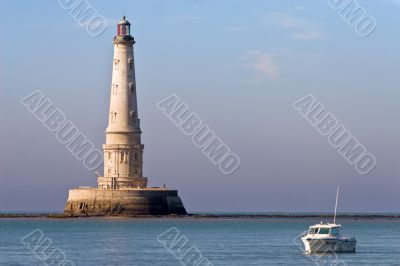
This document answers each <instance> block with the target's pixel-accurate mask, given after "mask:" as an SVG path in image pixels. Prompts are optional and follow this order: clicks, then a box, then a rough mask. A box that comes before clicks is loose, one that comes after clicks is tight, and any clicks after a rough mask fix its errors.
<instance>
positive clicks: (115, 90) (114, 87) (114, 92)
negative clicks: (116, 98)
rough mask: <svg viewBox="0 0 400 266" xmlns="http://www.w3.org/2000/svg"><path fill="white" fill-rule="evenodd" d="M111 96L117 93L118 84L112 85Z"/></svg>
mask: <svg viewBox="0 0 400 266" xmlns="http://www.w3.org/2000/svg"><path fill="white" fill-rule="evenodd" d="M112 91H113V94H117V91H118V84H113V90H112Z"/></svg>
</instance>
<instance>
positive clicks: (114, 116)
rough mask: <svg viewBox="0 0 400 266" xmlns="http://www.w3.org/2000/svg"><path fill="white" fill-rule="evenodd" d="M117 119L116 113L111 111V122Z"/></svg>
mask: <svg viewBox="0 0 400 266" xmlns="http://www.w3.org/2000/svg"><path fill="white" fill-rule="evenodd" d="M116 121H117V113H116V112H111V123H115V122H116Z"/></svg>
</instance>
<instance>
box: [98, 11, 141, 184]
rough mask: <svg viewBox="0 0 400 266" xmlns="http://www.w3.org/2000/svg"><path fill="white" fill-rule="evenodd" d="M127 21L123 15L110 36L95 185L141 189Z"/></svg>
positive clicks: (132, 59) (132, 67) (139, 152)
mask: <svg viewBox="0 0 400 266" xmlns="http://www.w3.org/2000/svg"><path fill="white" fill-rule="evenodd" d="M130 27H131V24H130V23H129V21H127V20H126V19H125V16H124V17H123V18H122V20H121V21H120V22H119V23H118V30H117V36H115V37H114V41H113V43H114V58H113V70H112V84H111V90H110V91H111V97H110V112H109V119H108V127H107V130H106V144H105V145H103V150H104V177H99V179H98V187H99V188H113V189H118V188H137V187H139V188H145V187H146V186H147V178H145V177H143V176H142V164H143V160H142V159H143V147H144V146H143V145H142V143H141V134H142V131H141V130H140V119H139V118H138V109H137V98H136V80H135V60H134V54H133V45H134V44H135V40H134V38H133V37H132V36H131V34H130V32H131V31H130Z"/></svg>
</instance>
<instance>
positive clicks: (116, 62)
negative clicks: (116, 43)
mask: <svg viewBox="0 0 400 266" xmlns="http://www.w3.org/2000/svg"><path fill="white" fill-rule="evenodd" d="M118 66H119V60H118V59H114V69H118Z"/></svg>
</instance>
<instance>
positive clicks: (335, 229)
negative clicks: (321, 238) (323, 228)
mask: <svg viewBox="0 0 400 266" xmlns="http://www.w3.org/2000/svg"><path fill="white" fill-rule="evenodd" d="M330 234H331V235H338V234H339V229H338V228H337V227H333V228H331V231H330Z"/></svg>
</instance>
